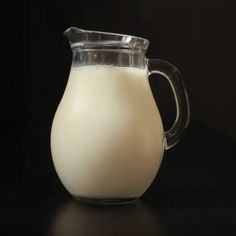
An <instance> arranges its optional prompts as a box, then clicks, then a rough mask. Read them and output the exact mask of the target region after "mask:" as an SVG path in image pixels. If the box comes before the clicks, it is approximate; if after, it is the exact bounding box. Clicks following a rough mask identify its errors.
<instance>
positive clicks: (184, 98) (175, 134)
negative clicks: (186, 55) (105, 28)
mask: <svg viewBox="0 0 236 236" xmlns="http://www.w3.org/2000/svg"><path fill="white" fill-rule="evenodd" d="M147 66H148V72H149V75H151V74H158V75H161V76H162V77H163V78H165V79H167V80H168V82H169V84H170V86H171V88H172V92H173V94H174V98H175V104H176V118H175V121H174V124H173V125H172V127H171V128H170V129H169V130H168V131H165V149H166V150H167V149H170V148H171V147H173V146H174V145H175V144H176V143H178V141H179V139H180V137H181V135H182V134H183V133H184V131H185V129H186V127H187V126H188V124H189V120H190V105H189V100H188V94H187V92H186V89H185V86H184V82H183V79H182V76H181V74H180V72H179V70H178V69H177V68H176V67H175V66H173V65H171V64H170V63H168V62H166V61H162V60H159V59H147Z"/></svg>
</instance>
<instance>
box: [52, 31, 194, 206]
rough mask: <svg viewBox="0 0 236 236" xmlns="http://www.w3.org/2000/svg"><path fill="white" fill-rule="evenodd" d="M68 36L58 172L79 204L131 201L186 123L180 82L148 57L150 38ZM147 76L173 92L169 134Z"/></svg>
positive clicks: (55, 141) (57, 129)
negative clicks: (156, 78)
mask: <svg viewBox="0 0 236 236" xmlns="http://www.w3.org/2000/svg"><path fill="white" fill-rule="evenodd" d="M65 35H66V36H67V38H68V39H69V42H70V45H71V49H72V52H73V61H72V66H71V71H70V75H69V80H68V83H67V86H66V89H65V92H64V95H63V97H62V100H61V102H60V104H59V106H58V108H57V111H56V114H55V117H54V120H53V124H52V130H51V151H52V157H53V163H54V166H55V169H56V172H57V174H58V176H59V178H60V180H61V182H62V183H63V185H64V186H65V188H66V189H67V190H68V191H69V192H70V193H71V194H72V195H73V196H74V198H76V199H77V200H80V201H84V202H90V203H101V204H115V203H127V202H132V201H133V200H135V199H137V198H139V197H140V196H142V194H143V193H144V192H145V191H146V190H147V188H148V187H149V186H150V184H151V183H152V181H153V179H154V178H155V176H156V174H157V172H158V169H159V167H160V164H161V160H162V157H163V153H164V150H166V149H169V148H171V147H173V146H174V145H175V144H176V143H177V142H178V141H179V138H180V136H181V135H182V133H183V132H184V130H185V128H186V127H187V125H188V123H189V117H190V113H189V102H188V96H187V93H186V90H185V87H184V84H183V81H182V78H181V75H180V73H179V71H178V69H177V68H176V67H175V66H173V65H171V64H169V63H168V62H165V61H162V60H158V59H147V58H146V57H145V53H146V50H147V48H148V44H149V41H148V40H147V39H144V38H140V37H135V36H129V35H122V34H116V33H106V32H98V31H88V30H82V29H78V28H76V27H71V28H69V29H67V30H66V31H65ZM151 74H159V75H162V77H163V78H165V79H167V80H168V82H169V83H170V86H171V88H172V91H173V93H174V97H175V102H176V108H177V109H176V111H177V114H176V119H175V122H174V124H173V126H172V127H171V129H170V130H168V131H164V130H163V125H162V121H161V117H160V113H159V111H158V108H157V104H156V103H155V100H154V98H153V95H152V92H151V89H150V85H149V75H151Z"/></svg>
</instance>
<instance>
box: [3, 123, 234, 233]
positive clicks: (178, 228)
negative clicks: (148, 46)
mask: <svg viewBox="0 0 236 236" xmlns="http://www.w3.org/2000/svg"><path fill="white" fill-rule="evenodd" d="M235 144H236V142H235V141H234V140H232V139H230V138H227V137H225V136H223V135H221V134H219V133H217V132H215V131H212V130H209V129H208V128H206V127H203V126H201V125H196V124H195V125H190V128H189V129H188V131H187V132H186V135H185V136H184V138H183V140H182V142H180V143H179V144H178V145H176V146H175V147H174V148H173V149H171V150H169V151H167V152H166V153H165V156H164V159H163V162H162V165H161V168H160V171H159V173H158V175H157V177H156V179H155V181H154V182H153V184H152V185H151V186H150V188H149V189H148V191H147V192H146V193H145V194H144V195H143V197H142V198H141V199H140V200H138V201H137V202H136V203H134V204H130V205H123V206H93V205H85V204H80V203H78V202H76V201H75V200H73V198H72V197H71V196H70V195H69V194H68V193H67V192H66V191H65V189H64V188H63V186H62V185H61V183H60V181H59V180H58V178H57V176H56V173H55V171H54V169H53V166H52V163H51V160H50V154H47V155H48V157H47V158H48V163H49V164H48V165H49V169H48V171H47V170H42V169H40V167H38V168H37V166H36V165H29V166H28V168H26V169H25V170H28V172H25V173H22V178H21V179H20V180H19V181H17V180H16V181H13V182H11V183H10V184H9V182H8V181H5V182H3V184H2V191H1V193H2V194H1V198H0V200H1V202H0V235H49V236H52V235H53V236H59V235H60V236H74V235H85V236H89V235H104V236H106V235H146V236H148V235H155V236H157V235H159V236H162V235H163V236H164V235H170V236H172V235H173V236H175V235H188V236H189V235H191V236H194V235H222V236H228V235H232V236H233V235H236V172H235V166H236V158H235V157H236V155H235V154H236V151H235V148H236V145H235ZM49 153H50V151H49ZM35 155H42V153H39V154H35ZM45 160H46V159H45ZM44 164H45V163H44ZM31 167H32V170H31V171H29V169H30V168H31ZM6 172H7V171H6Z"/></svg>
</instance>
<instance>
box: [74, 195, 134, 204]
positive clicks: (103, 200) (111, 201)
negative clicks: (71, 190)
mask: <svg viewBox="0 0 236 236" xmlns="http://www.w3.org/2000/svg"><path fill="white" fill-rule="evenodd" d="M73 197H74V198H75V199H76V200H77V201H79V202H81V203H85V204H93V205H123V204H130V203H133V202H135V201H136V200H138V197H134V198H86V197H79V196H73Z"/></svg>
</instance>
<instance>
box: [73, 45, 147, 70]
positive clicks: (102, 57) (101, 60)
mask: <svg viewBox="0 0 236 236" xmlns="http://www.w3.org/2000/svg"><path fill="white" fill-rule="evenodd" d="M87 65H106V66H118V67H134V68H140V69H145V68H146V57H145V54H144V53H142V52H137V51H133V50H129V49H122V50H120V49H119V50H118V49H86V50H79V51H73V62H72V67H78V66H87Z"/></svg>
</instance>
